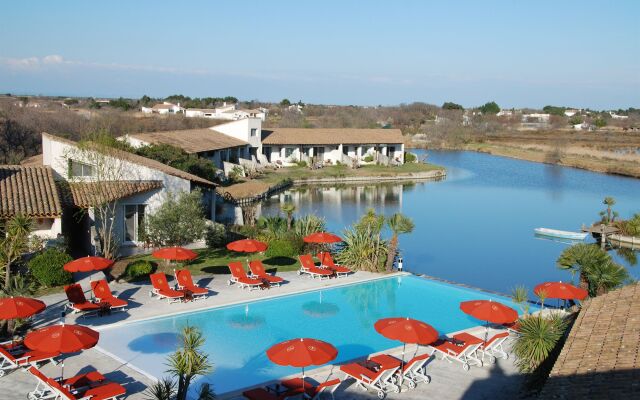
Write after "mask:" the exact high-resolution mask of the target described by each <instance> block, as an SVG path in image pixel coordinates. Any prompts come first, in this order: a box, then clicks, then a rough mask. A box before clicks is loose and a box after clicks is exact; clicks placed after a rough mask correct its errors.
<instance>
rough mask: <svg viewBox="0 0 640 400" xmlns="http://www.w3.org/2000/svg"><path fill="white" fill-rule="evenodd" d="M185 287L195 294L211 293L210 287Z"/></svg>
mask: <svg viewBox="0 0 640 400" xmlns="http://www.w3.org/2000/svg"><path fill="white" fill-rule="evenodd" d="M184 288H185V289H187V290H188V291H190V292H191V293H193V294H207V293H209V289H206V288H201V287H199V286H185V287H184Z"/></svg>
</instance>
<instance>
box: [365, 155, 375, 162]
mask: <svg viewBox="0 0 640 400" xmlns="http://www.w3.org/2000/svg"><path fill="white" fill-rule="evenodd" d="M363 161H364V162H372V161H373V156H372V155H371V154H367V155H366V156H364V158H363Z"/></svg>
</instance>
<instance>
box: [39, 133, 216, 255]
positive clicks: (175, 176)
mask: <svg viewBox="0 0 640 400" xmlns="http://www.w3.org/2000/svg"><path fill="white" fill-rule="evenodd" d="M42 163H43V165H44V167H43V168H50V169H51V170H52V171H53V177H54V179H55V180H56V186H57V188H58V190H59V191H60V192H61V193H60V196H61V198H62V199H63V201H62V203H63V204H66V208H65V211H64V215H63V219H62V224H63V233H65V236H68V237H67V239H68V240H69V241H70V243H71V244H72V245H74V246H75V247H76V248H80V249H82V250H84V252H85V253H86V254H88V253H93V250H94V249H96V248H97V247H99V242H98V241H97V238H96V237H95V226H96V225H99V224H100V223H101V221H99V219H98V217H97V216H96V215H95V213H94V211H93V209H92V207H95V205H96V204H99V203H100V204H102V203H110V204H112V205H113V206H114V209H115V210H116V211H115V215H114V216H113V218H114V219H115V228H114V234H115V237H116V240H118V241H119V242H120V248H121V252H122V253H123V254H128V253H132V252H137V251H140V247H143V246H144V245H145V244H144V243H143V242H142V238H141V237H140V232H141V227H142V226H143V224H144V218H145V215H148V214H152V213H154V212H155V211H156V210H157V209H158V208H159V207H160V205H161V204H162V203H163V202H164V201H165V200H166V198H167V196H168V195H169V193H172V194H177V193H180V192H189V191H192V190H195V189H199V190H201V191H202V193H203V202H204V207H205V210H206V211H205V215H206V216H207V218H209V219H212V220H213V219H214V218H215V192H214V190H213V189H214V184H213V183H212V182H210V181H208V180H206V179H202V178H200V177H197V176H195V175H192V174H189V173H187V172H184V171H181V170H178V169H175V168H172V167H169V166H168V165H165V164H163V163H161V162H158V161H155V160H151V159H148V158H145V157H141V156H138V155H135V154H132V153H129V152H126V151H121V150H115V149H109V151H108V153H106V152H102V151H98V150H91V147H83V148H82V149H81V148H79V147H78V145H77V143H75V142H73V141H70V140H67V139H63V138H59V137H56V136H53V135H49V134H46V133H43V134H42ZM96 164H101V165H96ZM105 165H107V166H108V169H109V171H111V172H110V173H108V174H100V173H99V172H98V171H101V170H104V169H105V168H104V166H105ZM99 175H101V176H100V177H99ZM79 210H84V211H86V212H83V213H79V212H78V211H79ZM78 215H82V216H83V217H82V220H80V221H77V216H78ZM65 225H66V226H65Z"/></svg>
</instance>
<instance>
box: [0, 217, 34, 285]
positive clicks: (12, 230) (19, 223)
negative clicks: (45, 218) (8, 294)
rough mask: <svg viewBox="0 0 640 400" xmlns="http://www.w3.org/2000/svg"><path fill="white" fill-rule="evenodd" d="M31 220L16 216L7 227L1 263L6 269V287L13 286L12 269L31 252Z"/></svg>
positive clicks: (1, 245) (0, 257) (1, 251)
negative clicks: (23, 256) (25, 254)
mask: <svg viewBox="0 0 640 400" xmlns="http://www.w3.org/2000/svg"><path fill="white" fill-rule="evenodd" d="M30 232H31V218H29V217H27V216H25V215H22V214H16V215H15V216H14V217H13V218H11V219H10V220H8V221H7V222H6V225H5V235H4V237H3V238H2V240H1V241H0V263H2V266H3V268H4V286H5V287H7V288H9V287H10V285H11V268H12V266H13V264H14V263H15V262H17V261H18V260H20V258H21V257H22V255H23V254H24V253H26V252H27V251H28V250H29V233H30Z"/></svg>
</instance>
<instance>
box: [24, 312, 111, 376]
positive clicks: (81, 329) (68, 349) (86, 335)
mask: <svg viewBox="0 0 640 400" xmlns="http://www.w3.org/2000/svg"><path fill="white" fill-rule="evenodd" d="M99 338H100V333H98V332H96V331H94V330H93V329H90V328H87V327H86V326H82V325H65V324H62V325H51V326H47V327H44V328H41V329H38V330H35V331H33V332H31V333H29V334H28V335H27V336H26V337H25V338H24V344H25V346H27V347H28V348H30V349H31V350H38V351H43V352H46V353H56V352H60V353H75V352H76V351H80V350H85V349H90V348H92V347H93V346H95V345H96V344H97V343H98V339H99ZM61 366H62V373H61V376H62V377H64V362H62V363H61Z"/></svg>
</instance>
